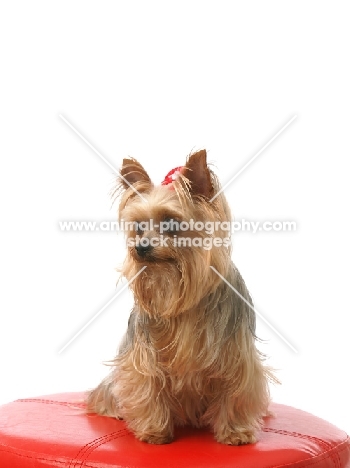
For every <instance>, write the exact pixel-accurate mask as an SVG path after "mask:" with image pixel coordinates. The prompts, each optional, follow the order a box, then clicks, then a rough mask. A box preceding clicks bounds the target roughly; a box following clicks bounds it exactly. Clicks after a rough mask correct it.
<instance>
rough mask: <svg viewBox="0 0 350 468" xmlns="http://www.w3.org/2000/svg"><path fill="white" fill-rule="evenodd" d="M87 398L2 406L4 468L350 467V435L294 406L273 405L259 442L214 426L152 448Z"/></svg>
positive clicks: (47, 398)
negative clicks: (225, 440)
mask: <svg viewBox="0 0 350 468" xmlns="http://www.w3.org/2000/svg"><path fill="white" fill-rule="evenodd" d="M82 398H83V393H64V394H59V395H50V396H45V397H40V398H31V399H23V400H17V401H15V402H13V403H9V404H7V405H4V406H2V407H0V467H1V468H27V467H28V468H29V467H30V468H39V467H40V468H46V467H56V468H60V467H62V468H64V467H70V468H73V467H74V468H78V467H79V468H81V467H89V468H107V467H113V466H114V467H118V468H122V467H128V468H141V467H142V468H146V467H147V468H155V467H161V468H168V467H169V468H199V467H201V468H204V467H217V468H219V467H220V468H229V467H230V468H232V467H238V468H248V467H249V468H260V467H261V468H273V467H284V468H285V467H299V468H301V467H312V468H317V467H323V468H326V467H329V468H331V467H333V468H335V467H337V468H340V467H350V443H349V437H348V436H347V435H346V433H345V432H343V431H341V430H340V429H338V428H336V427H335V426H333V425H332V424H330V423H328V422H326V421H323V420H322V419H319V418H317V417H315V416H312V415H311V414H308V413H305V412H303V411H300V410H297V409H295V408H291V407H289V406H284V405H280V404H276V403H275V404H272V405H271V410H272V411H273V412H274V413H275V416H274V417H269V418H266V421H265V426H264V428H263V430H262V431H261V434H260V440H259V442H258V443H257V444H255V445H246V446H241V447H231V446H225V445H221V444H219V443H217V442H215V441H214V439H213V436H212V434H211V433H210V432H209V431H208V430H204V429H203V430H198V429H191V428H184V429H179V430H178V431H177V433H176V439H175V441H174V442H173V443H171V444H169V445H148V444H146V443H144V442H139V441H138V440H136V439H135V437H134V436H133V434H131V433H130V432H129V431H128V429H127V428H126V426H125V423H124V422H123V421H117V420H115V419H111V418H106V417H101V416H96V415H86V414H85V413H84V406H83V404H82Z"/></svg>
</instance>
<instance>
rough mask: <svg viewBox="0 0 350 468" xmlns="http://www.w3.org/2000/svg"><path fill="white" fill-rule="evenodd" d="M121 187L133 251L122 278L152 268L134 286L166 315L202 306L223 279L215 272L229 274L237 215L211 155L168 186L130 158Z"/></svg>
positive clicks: (145, 304) (192, 159)
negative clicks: (233, 215)
mask: <svg viewBox="0 0 350 468" xmlns="http://www.w3.org/2000/svg"><path fill="white" fill-rule="evenodd" d="M119 184H120V185H119V186H120V189H121V191H122V197H121V201H120V205H119V220H120V222H121V224H122V225H123V226H124V229H125V231H126V239H127V249H128V253H127V258H126V261H125V263H124V266H123V270H122V272H123V274H124V275H125V276H126V278H127V279H128V280H129V281H131V280H132V279H133V278H134V276H135V275H136V274H137V273H138V272H139V271H140V270H141V268H142V267H146V268H145V269H144V271H142V273H141V274H140V275H139V276H138V277H137V278H136V279H135V280H133V282H132V283H131V285H130V286H131V289H132V290H133V292H134V294H135V296H136V299H137V300H138V302H140V304H141V306H142V308H143V309H145V310H146V311H147V312H148V313H150V314H155V313H160V314H161V315H173V314H178V313H180V312H181V311H183V310H188V309H189V308H191V307H193V306H194V305H196V304H198V303H199V302H200V300H201V299H202V298H203V297H204V296H206V295H208V294H210V293H211V292H212V291H213V290H214V289H215V287H217V284H218V281H220V279H219V277H218V276H217V275H216V274H215V273H214V272H213V271H212V270H211V269H210V266H213V267H215V268H216V269H217V270H218V271H219V272H220V273H221V274H222V275H225V274H226V272H227V269H228V266H229V264H230V262H231V259H230V252H231V246H230V229H231V217H230V210H229V208H228V205H227V202H226V199H225V197H224V195H223V194H222V193H221V192H220V187H219V183H218V180H217V178H216V176H215V174H214V173H213V172H212V171H211V170H210V169H209V168H208V165H207V158H206V151H205V150H201V151H198V152H196V153H193V154H191V155H190V156H189V157H188V158H187V161H186V163H185V165H184V166H182V167H178V168H176V169H174V170H173V171H171V172H170V173H169V174H168V175H167V176H166V178H165V179H164V181H163V183H162V184H161V185H160V186H154V184H153V183H152V181H151V179H150V177H149V176H148V174H147V172H146V171H145V169H144V168H143V167H142V165H141V164H140V163H139V162H137V161H136V160H135V159H124V161H123V165H122V168H121V171H120V180H119ZM219 192H220V193H219ZM218 194H219V195H218ZM213 197H215V198H213ZM157 307H158V311H157V312H156V311H155V309H156V308H157ZM159 307H161V308H162V310H159Z"/></svg>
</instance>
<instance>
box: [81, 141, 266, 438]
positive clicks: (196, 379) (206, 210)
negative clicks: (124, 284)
mask: <svg viewBox="0 0 350 468" xmlns="http://www.w3.org/2000/svg"><path fill="white" fill-rule="evenodd" d="M120 175H121V177H120V179H119V188H120V194H121V201H120V206H119V219H120V220H122V221H123V223H124V226H126V225H127V226H129V228H128V229H126V235H127V256H126V260H125V262H124V264H123V267H122V270H121V272H122V275H124V277H125V278H126V279H127V280H128V281H129V282H130V289H131V291H132V293H133V295H134V307H133V309H132V312H131V314H130V318H129V323H128V329H127V332H126V335H125V337H124V339H123V341H122V344H121V346H120V349H119V352H118V354H117V356H116V358H115V359H114V360H113V361H112V363H111V365H112V371H111V373H110V374H109V375H108V376H107V377H106V378H105V379H104V380H103V381H102V382H101V383H100V385H99V386H98V387H97V388H96V389H94V390H92V391H91V392H90V393H89V394H88V397H87V407H88V411H89V412H96V413H99V414H101V415H106V416H112V417H115V418H118V419H123V420H125V422H126V424H127V426H128V427H129V429H130V430H131V431H132V432H133V433H134V434H135V436H136V437H137V438H138V439H139V440H141V441H145V442H148V443H152V444H165V443H169V442H171V441H172V440H173V438H174V427H176V426H182V425H186V424H190V425H192V426H194V427H204V426H207V427H210V428H211V430H212V431H213V433H214V437H215V439H216V440H217V441H218V442H221V443H223V444H229V445H241V444H249V443H254V442H256V440H257V432H258V431H259V429H260V428H261V425H262V422H263V417H264V416H266V415H267V414H268V405H269V399H270V398H269V386H268V383H269V381H275V377H274V376H273V374H272V372H271V370H270V369H269V367H268V366H266V365H265V364H264V356H263V355H262V354H261V353H260V351H259V350H258V349H257V348H256V345H255V342H256V339H257V338H256V335H255V313H254V308H253V302H252V299H251V297H250V294H249V292H248V290H247V287H246V285H245V282H244V280H243V279H242V277H241V275H240V273H239V271H238V270H237V268H236V267H235V265H234V264H233V263H232V261H231V242H230V227H231V214H230V209H229V207H228V204H227V201H226V199H225V196H224V194H223V193H222V192H221V190H220V184H219V182H218V179H217V177H216V175H215V174H214V173H213V171H212V170H211V169H210V168H209V167H208V165H207V157H206V151H205V150H201V151H198V152H196V153H193V154H191V155H190V156H189V157H188V158H187V161H186V164H185V166H182V167H179V168H176V170H173V171H171V172H170V173H169V174H168V176H167V177H166V178H165V180H164V182H163V183H162V184H161V185H159V186H154V185H153V183H152V182H151V179H150V178H149V176H148V174H147V172H146V171H145V170H144V168H143V167H142V166H141V164H139V163H138V162H137V161H136V160H135V159H124V161H123V165H122V168H121V172H120ZM118 194H119V192H118ZM130 227H131V228H130ZM141 270H142V271H141Z"/></svg>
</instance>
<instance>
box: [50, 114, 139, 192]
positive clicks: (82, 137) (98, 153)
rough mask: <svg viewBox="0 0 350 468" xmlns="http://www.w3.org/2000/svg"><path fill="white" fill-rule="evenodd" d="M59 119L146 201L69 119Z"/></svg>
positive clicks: (61, 116)
mask: <svg viewBox="0 0 350 468" xmlns="http://www.w3.org/2000/svg"><path fill="white" fill-rule="evenodd" d="M59 117H60V118H61V119H62V120H63V122H65V123H66V124H67V125H68V127H70V128H71V129H72V130H73V132H75V133H76V134H77V135H78V136H79V137H80V138H81V139H82V140H83V142H84V143H86V144H87V145H88V147H89V148H91V149H92V151H93V152H94V153H96V154H97V156H98V157H99V158H101V159H102V161H103V162H104V163H106V164H107V166H108V167H110V168H111V169H112V170H113V171H114V172H115V173H116V174H117V175H118V176H119V177H120V178H121V179H123V181H124V182H125V183H126V184H128V186H129V187H130V188H132V190H133V191H134V192H135V193H137V195H138V196H139V197H141V198H142V200H143V201H146V199H145V197H143V196H142V195H141V193H140V192H139V191H138V190H136V189H135V187H134V186H133V185H132V184H130V182H129V181H128V180H126V179H125V177H123V176H122V175H121V174H120V172H119V171H118V170H117V169H116V168H115V167H114V166H113V165H112V164H111V163H110V162H109V161H108V160H107V159H106V158H105V157H104V156H103V155H102V154H101V153H100V152H99V151H97V149H96V148H95V147H94V146H93V145H92V144H91V143H90V142H89V141H88V140H87V139H86V138H85V137H84V136H83V135H82V134H81V133H80V132H79V131H78V130H77V129H76V128H75V127H74V126H73V125H72V124H71V123H70V122H69V121H68V120H67V119H66V118H65V117H63V115H62V114H59Z"/></svg>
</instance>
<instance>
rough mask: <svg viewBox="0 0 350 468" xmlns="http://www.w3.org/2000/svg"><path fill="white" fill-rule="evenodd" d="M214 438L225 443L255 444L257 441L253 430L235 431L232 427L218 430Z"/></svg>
mask: <svg viewBox="0 0 350 468" xmlns="http://www.w3.org/2000/svg"><path fill="white" fill-rule="evenodd" d="M215 439H216V440H217V441H218V442H220V443H221V444H225V445H246V444H255V442H256V441H257V438H256V435H255V433H254V432H253V431H248V430H246V431H235V430H233V429H228V430H226V431H222V432H220V434H216V435H215Z"/></svg>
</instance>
